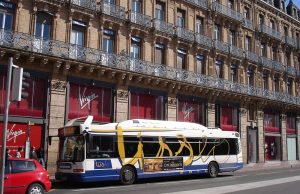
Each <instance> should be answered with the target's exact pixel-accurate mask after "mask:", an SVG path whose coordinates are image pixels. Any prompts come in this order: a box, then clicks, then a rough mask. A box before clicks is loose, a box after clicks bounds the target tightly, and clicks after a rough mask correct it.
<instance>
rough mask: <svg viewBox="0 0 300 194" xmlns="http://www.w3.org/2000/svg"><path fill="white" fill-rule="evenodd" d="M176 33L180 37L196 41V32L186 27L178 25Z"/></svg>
mask: <svg viewBox="0 0 300 194" xmlns="http://www.w3.org/2000/svg"><path fill="white" fill-rule="evenodd" d="M176 35H177V37H178V38H181V39H183V40H187V41H189V42H194V39H195V38H194V32H193V31H191V30H188V29H185V28H181V27H176Z"/></svg>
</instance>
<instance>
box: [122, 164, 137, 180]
mask: <svg viewBox="0 0 300 194" xmlns="http://www.w3.org/2000/svg"><path fill="white" fill-rule="evenodd" d="M135 180H136V173H135V170H134V168H133V167H132V166H129V165H126V166H123V168H122V169H121V171H120V182H121V184H122V185H131V184H133V183H134V182H135Z"/></svg>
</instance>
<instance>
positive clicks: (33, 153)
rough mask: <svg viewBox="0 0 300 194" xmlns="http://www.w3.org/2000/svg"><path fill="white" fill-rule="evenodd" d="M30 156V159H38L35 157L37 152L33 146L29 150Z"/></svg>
mask: <svg viewBox="0 0 300 194" xmlns="http://www.w3.org/2000/svg"><path fill="white" fill-rule="evenodd" d="M30 158H31V159H35V160H37V161H39V159H38V157H37V153H36V150H35V147H34V146H32V147H31V150H30Z"/></svg>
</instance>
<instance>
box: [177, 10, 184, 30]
mask: <svg viewBox="0 0 300 194" xmlns="http://www.w3.org/2000/svg"><path fill="white" fill-rule="evenodd" d="M177 26H178V27H181V28H184V27H185V11H184V10H181V9H177Z"/></svg>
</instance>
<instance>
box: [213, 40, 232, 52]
mask: <svg viewBox="0 0 300 194" xmlns="http://www.w3.org/2000/svg"><path fill="white" fill-rule="evenodd" d="M213 45H214V47H215V49H217V50H219V51H221V52H224V53H229V45H228V44H227V43H225V42H222V41H220V40H214V44H213Z"/></svg>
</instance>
